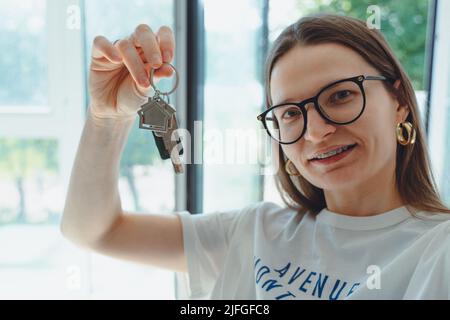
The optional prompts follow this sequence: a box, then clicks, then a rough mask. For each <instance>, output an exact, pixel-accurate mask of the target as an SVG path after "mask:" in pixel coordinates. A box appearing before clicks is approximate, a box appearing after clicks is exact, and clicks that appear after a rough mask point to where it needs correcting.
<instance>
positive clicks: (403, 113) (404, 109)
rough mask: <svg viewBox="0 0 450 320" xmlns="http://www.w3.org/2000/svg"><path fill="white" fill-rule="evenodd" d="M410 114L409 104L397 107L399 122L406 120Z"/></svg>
mask: <svg viewBox="0 0 450 320" xmlns="http://www.w3.org/2000/svg"><path fill="white" fill-rule="evenodd" d="M408 115H409V108H408V106H400V105H399V106H398V107H397V117H396V118H397V123H401V122H405V121H406V118H408Z"/></svg>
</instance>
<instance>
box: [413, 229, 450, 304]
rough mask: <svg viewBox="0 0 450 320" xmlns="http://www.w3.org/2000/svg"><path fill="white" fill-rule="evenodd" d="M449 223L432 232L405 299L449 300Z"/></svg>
mask: <svg viewBox="0 0 450 320" xmlns="http://www.w3.org/2000/svg"><path fill="white" fill-rule="evenodd" d="M449 223H450V221H449V222H447V223H443V224H442V225H441V228H440V229H441V230H433V231H434V233H435V235H434V237H433V239H432V241H430V243H429V245H428V247H427V248H426V249H425V250H424V253H423V256H422V257H421V259H420V261H419V263H418V265H417V267H416V270H415V272H414V274H413V276H412V279H411V282H410V285H409V287H408V290H407V294H406V297H405V298H406V299H412V300H416V299H417V300H429V299H433V300H450V224H449Z"/></svg>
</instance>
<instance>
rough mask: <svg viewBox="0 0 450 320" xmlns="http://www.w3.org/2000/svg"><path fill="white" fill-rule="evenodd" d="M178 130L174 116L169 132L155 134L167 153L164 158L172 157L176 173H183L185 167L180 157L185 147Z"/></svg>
mask: <svg viewBox="0 0 450 320" xmlns="http://www.w3.org/2000/svg"><path fill="white" fill-rule="evenodd" d="M177 129H178V124H177V119H176V116H175V114H174V115H173V116H172V118H171V119H170V126H169V129H168V130H167V132H157V131H154V132H153V134H154V135H155V136H156V137H160V138H161V139H162V142H163V144H164V149H165V150H166V151H167V153H166V154H165V155H164V158H165V157H170V159H171V161H172V165H173V168H174V170H175V173H183V165H182V164H181V160H180V155H182V154H183V145H182V143H181V139H180V137H179V135H178V132H177V131H176V130H177Z"/></svg>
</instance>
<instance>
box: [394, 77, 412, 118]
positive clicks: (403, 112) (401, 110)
mask: <svg viewBox="0 0 450 320" xmlns="http://www.w3.org/2000/svg"><path fill="white" fill-rule="evenodd" d="M400 84H401V81H400V79H397V80H396V81H395V82H394V84H393V86H394V88H395V90H398V89H399V88H400ZM397 102H398V106H397V111H396V120H397V123H400V122H404V121H406V118H408V115H409V108H408V106H406V105H405V106H402V105H400V103H399V101H398V99H397Z"/></svg>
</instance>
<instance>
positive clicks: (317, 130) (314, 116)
mask: <svg viewBox="0 0 450 320" xmlns="http://www.w3.org/2000/svg"><path fill="white" fill-rule="evenodd" d="M306 110H307V111H306V112H307V115H308V116H307V119H308V122H307V123H306V132H305V136H304V138H305V140H308V141H311V142H314V143H318V142H320V141H322V140H323V139H324V138H325V137H326V136H327V135H329V134H332V133H333V132H335V131H336V125H334V124H332V123H330V122H328V121H327V120H326V119H324V118H322V117H321V115H320V114H319V112H318V111H317V110H316V108H314V105H312V104H311V105H307V106H306Z"/></svg>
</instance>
